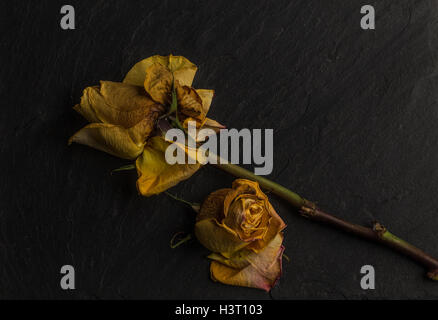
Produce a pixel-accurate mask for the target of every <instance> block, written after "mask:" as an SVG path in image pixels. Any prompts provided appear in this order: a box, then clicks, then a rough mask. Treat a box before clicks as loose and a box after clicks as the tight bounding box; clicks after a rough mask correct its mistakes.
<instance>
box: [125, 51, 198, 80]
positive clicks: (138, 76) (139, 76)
mask: <svg viewBox="0 0 438 320" xmlns="http://www.w3.org/2000/svg"><path fill="white" fill-rule="evenodd" d="M154 63H158V64H160V65H162V66H164V67H166V68H167V69H169V70H170V71H171V72H173V75H174V76H175V80H178V81H179V83H180V84H181V85H185V86H191V85H192V83H193V78H194V77H195V74H196V71H197V69H198V68H197V67H196V65H194V64H193V63H192V62H190V61H189V60H188V59H186V58H184V57H182V56H173V55H169V56H158V55H157V56H152V57H149V58H147V59H144V60H142V61H140V62H138V63H137V64H135V65H134V67H132V69H131V70H130V71H129V72H128V74H127V75H126V77H125V79H124V80H123V82H124V83H129V84H133V85H136V86H143V84H144V81H145V79H146V70H147V69H148V68H149V67H150V66H151V65H153V64H154Z"/></svg>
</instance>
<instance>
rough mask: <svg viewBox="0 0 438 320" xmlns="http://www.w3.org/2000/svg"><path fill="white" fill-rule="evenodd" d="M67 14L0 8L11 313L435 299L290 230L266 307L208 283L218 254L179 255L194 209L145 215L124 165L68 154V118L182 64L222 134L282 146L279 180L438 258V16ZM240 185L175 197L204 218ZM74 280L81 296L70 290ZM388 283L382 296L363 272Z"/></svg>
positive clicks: (335, 9)
mask: <svg viewBox="0 0 438 320" xmlns="http://www.w3.org/2000/svg"><path fill="white" fill-rule="evenodd" d="M69 3H70V4H71V5H73V6H74V7H75V9H76V25H77V29H76V30H74V31H63V30H61V28H60V27H59V20H60V17H61V15H60V13H59V10H60V8H61V6H62V5H63V4H64V3H63V2H62V1H39V2H38V3H35V2H33V1H20V2H12V1H3V2H2V4H0V12H1V16H2V17H1V19H0V25H1V29H2V30H3V34H2V40H1V42H0V46H1V49H2V50H1V55H2V62H3V63H2V68H1V71H0V74H1V81H2V85H1V88H0V95H1V101H2V116H1V126H0V139H1V141H0V142H1V143H0V150H1V154H2V157H1V168H2V174H1V184H0V188H1V190H0V195H1V201H0V203H1V205H0V261H1V267H0V297H1V298H56V299H65V298H73V299H76V298H82V299H85V298H89V299H105V298H111V299H129V298H154V299H167V298H172V299H177V298H194V299H244V298H249V299H253V298H257V299H270V298H274V299H306V298H312V299H320V298H321V299H324V298H329V299H344V298H345V299H373V298H412V299H415V298H437V297H438V284H437V283H433V282H431V281H428V280H426V279H425V277H424V272H423V271H424V270H423V269H422V268H421V267H419V266H417V265H416V264H415V263H413V262H411V261H409V260H407V259H406V258H404V257H401V256H399V255H398V254H396V253H393V252H390V251H388V250H386V249H384V248H381V247H378V246H376V245H374V244H370V243H367V242H364V241H362V240H359V239H355V238H353V237H350V236H348V235H345V234H342V233H339V232H337V231H334V230H332V229H329V228H327V227H324V226H320V225H317V224H314V223H312V222H310V221H307V220H305V219H302V218H300V217H298V216H297V215H296V212H295V211H294V210H292V209H291V208H290V207H289V206H287V205H286V204H284V203H283V202H280V201H277V200H275V199H273V203H274V204H275V207H276V208H277V211H278V212H279V213H280V214H281V215H282V217H284V219H285V220H286V221H287V223H288V228H287V229H286V238H285V246H286V254H287V255H288V256H289V257H290V258H291V262H284V275H283V277H282V279H281V282H280V283H279V285H278V286H277V287H276V288H275V289H274V290H273V291H272V294H271V296H272V297H271V296H270V295H269V294H268V293H265V292H263V291H258V290H254V289H247V288H236V287H228V286H224V285H221V284H217V283H214V282H212V281H211V280H210V279H209V263H208V261H207V259H206V258H205V256H206V255H207V254H208V252H207V250H205V249H203V248H202V247H201V246H200V245H199V244H198V243H196V242H191V243H189V244H187V245H184V246H182V247H180V248H178V249H175V250H171V249H170V248H169V240H170V238H171V237H172V235H173V234H174V233H176V232H178V231H190V230H191V229H192V228H193V222H194V215H193V213H192V212H190V210H189V209H187V208H185V207H183V206H181V205H180V204H178V203H175V202H173V201H170V200H169V199H168V198H167V197H165V196H161V195H160V196H157V197H153V198H148V199H146V198H141V197H140V196H138V195H137V191H136V189H135V179H136V177H135V173H123V174H119V175H117V176H111V175H110V174H109V173H110V171H111V170H112V169H114V168H117V167H119V166H121V165H124V164H126V161H123V160H120V159H116V158H114V157H111V156H109V155H106V154H104V153H101V152H98V151H95V150H92V149H90V148H86V147H83V146H79V145H74V146H72V147H67V139H68V138H69V136H70V135H72V134H73V133H74V132H75V131H76V130H78V129H79V128H81V127H82V126H83V125H84V124H85V121H84V120H83V119H82V118H81V117H80V116H78V115H76V114H75V112H74V111H73V110H72V109H71V107H72V106H73V105H74V104H75V103H77V102H78V101H79V98H80V96H81V92H82V90H83V89H84V88H85V87H86V86H89V85H94V84H96V83H98V81H99V80H112V81H121V80H122V79H123V76H124V75H125V73H126V72H127V71H128V70H129V69H130V67H131V66H132V65H133V64H134V63H136V62H137V61H139V60H141V59H143V58H146V57H148V56H150V55H154V54H162V55H167V54H169V53H173V54H175V55H184V56H186V57H188V58H189V59H190V60H191V61H193V62H194V63H196V64H197V65H199V71H198V74H197V77H196V79H195V83H194V85H195V87H197V88H213V89H215V90H216V97H215V99H214V101H213V106H212V117H213V118H215V119H217V120H218V121H220V122H222V123H226V124H227V126H228V127H230V128H274V145H275V146H274V151H275V156H274V172H273V174H272V177H273V178H275V180H276V181H278V182H279V183H281V184H283V185H285V186H288V187H290V188H291V189H293V190H295V191H297V192H299V193H300V194H302V195H304V196H306V197H307V198H309V199H311V200H314V201H317V202H318V203H319V205H320V206H321V207H323V208H325V209H326V210H327V211H329V212H332V213H334V214H336V215H338V216H340V217H342V218H345V219H348V220H350V221H353V222H356V223H361V224H369V223H370V222H371V220H372V219H378V220H379V221H381V222H382V223H384V224H385V225H387V226H388V227H389V228H390V229H391V230H392V231H393V232H394V233H396V234H398V235H400V236H402V237H404V238H406V240H408V241H411V242H412V243H414V244H416V245H418V246H419V247H421V248H423V249H425V250H426V251H428V252H430V253H431V254H433V255H435V256H436V255H438V251H437V246H436V243H437V241H438V238H437V237H438V235H437V233H436V230H437V229H438V216H437V207H438V198H437V197H436V190H437V189H438V171H437V163H438V149H437V143H436V142H437V141H438V127H437V125H436V124H437V120H438V106H437V103H436V101H437V92H438V90H437V89H438V79H437V77H436V68H437V60H436V58H437V57H436V52H437V50H436V49H437V48H436V45H437V39H436V36H437V34H438V26H437V17H438V12H437V4H436V1H426V0H424V1H408V0H400V1H391V0H381V1H369V4H372V5H374V6H375V8H376V15H377V21H376V30H374V31H364V30H362V29H361V28H360V24H359V22H360V19H361V14H360V7H361V6H362V5H363V1H356V0H353V1H322V0H321V1H308V0H295V1H283V0H276V1H238V2H237V1H236V2H230V1H214V2H213V1H193V0H190V1H143V0H142V1H129V2H125V1H93V2H92V3H87V4H86V3H85V2H83V1H70V2H69ZM232 180H233V178H232V177H230V176H228V175H226V174H225V173H222V172H219V171H218V170H216V169H215V168H211V167H205V168H203V169H202V170H201V171H199V172H198V173H197V174H196V175H195V176H194V177H193V178H192V179H191V180H189V181H186V182H184V183H182V184H180V185H178V186H177V187H175V188H174V189H172V192H173V193H175V194H178V195H181V196H183V197H184V198H186V199H188V200H193V201H200V200H201V199H202V198H203V197H205V196H206V195H207V194H208V193H209V192H211V191H213V190H215V189H217V188H221V187H226V186H229V185H230V184H231V182H232ZM65 264H71V265H73V266H74V267H75V269H76V281H77V283H76V287H77V289H76V290H75V291H69V292H65V291H63V290H61V288H60V286H59V281H60V278H61V276H60V274H59V271H60V268H61V266H62V265H65ZM365 264H371V265H373V266H374V267H375V269H376V290H374V291H363V290H361V288H360V285H359V283H360V278H361V274H360V268H361V266H363V265H365Z"/></svg>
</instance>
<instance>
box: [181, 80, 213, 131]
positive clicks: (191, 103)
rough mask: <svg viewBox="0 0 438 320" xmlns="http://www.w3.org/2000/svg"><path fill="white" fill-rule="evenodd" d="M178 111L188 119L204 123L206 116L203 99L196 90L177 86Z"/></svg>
mask: <svg viewBox="0 0 438 320" xmlns="http://www.w3.org/2000/svg"><path fill="white" fill-rule="evenodd" d="M176 96H177V99H178V111H179V112H180V113H182V114H183V115H185V116H186V117H191V118H195V119H196V120H198V121H200V122H203V121H204V119H205V116H206V113H205V112H204V109H203V107H202V99H201V97H200V96H199V94H198V93H197V92H196V90H195V89H193V88H191V87H187V86H180V85H177V86H176Z"/></svg>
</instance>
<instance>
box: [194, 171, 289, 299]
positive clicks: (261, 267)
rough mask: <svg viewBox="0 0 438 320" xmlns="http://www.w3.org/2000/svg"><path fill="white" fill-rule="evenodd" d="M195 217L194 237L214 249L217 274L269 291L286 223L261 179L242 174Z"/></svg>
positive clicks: (224, 279) (223, 279) (222, 279)
mask: <svg viewBox="0 0 438 320" xmlns="http://www.w3.org/2000/svg"><path fill="white" fill-rule="evenodd" d="M196 220H197V222H196V225H195V234H196V237H197V238H198V240H199V241H200V242H201V244H202V245H204V246H205V247H206V248H207V249H209V250H211V251H212V252H213V253H212V254H210V255H209V258H210V259H211V260H213V261H212V263H211V266H210V271H211V277H212V279H213V280H215V281H219V282H222V283H225V284H230V285H237V286H245V287H253V288H260V289H264V290H266V291H269V290H270V289H271V288H272V287H273V286H274V285H275V283H276V281H277V280H278V279H279V278H280V275H281V261H282V255H283V250H284V247H283V246H282V243H283V233H282V230H283V229H284V228H285V227H286V225H285V223H284V222H283V220H282V219H281V218H280V216H279V215H278V214H277V213H276V212H275V210H274V208H273V207H272V205H271V204H270V203H269V200H268V197H267V196H266V195H265V194H264V193H263V192H262V191H261V190H260V187H259V185H258V183H257V182H253V181H250V180H245V179H238V180H235V181H234V183H233V186H232V189H220V190H218V191H216V192H213V193H212V194H210V195H209V196H208V197H207V199H206V200H205V201H204V203H203V204H202V206H201V210H200V212H199V214H198V216H197V219H196Z"/></svg>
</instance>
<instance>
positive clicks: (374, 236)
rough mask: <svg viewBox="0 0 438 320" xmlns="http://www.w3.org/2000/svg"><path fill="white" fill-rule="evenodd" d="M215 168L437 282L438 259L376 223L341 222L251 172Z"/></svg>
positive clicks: (222, 166)
mask: <svg viewBox="0 0 438 320" xmlns="http://www.w3.org/2000/svg"><path fill="white" fill-rule="evenodd" d="M215 166H216V167H217V168H219V169H221V170H223V171H225V172H228V173H230V174H232V175H234V176H236V177H239V178H244V179H249V180H254V181H257V182H258V183H259V184H260V186H261V187H262V189H264V190H267V191H269V192H272V193H274V194H276V195H277V196H279V197H280V198H282V199H284V200H286V201H287V202H289V203H290V204H292V205H293V206H294V207H296V208H298V209H299V210H300V213H301V215H302V216H304V217H306V218H309V219H311V220H314V221H318V222H322V223H325V224H328V225H331V226H334V227H336V228H338V229H340V230H342V231H344V232H349V233H352V234H355V235H357V236H359V237H362V238H365V239H368V240H372V241H375V242H379V243H382V244H384V245H386V246H388V247H390V248H392V249H394V250H396V251H398V252H400V253H402V254H404V255H406V256H408V257H410V258H412V259H413V260H415V261H417V262H418V263H420V264H422V265H423V266H425V267H426V268H427V269H428V270H429V272H428V273H427V275H428V277H429V278H430V279H433V280H438V260H436V259H434V258H433V257H431V256H430V255H428V254H427V253H425V252H424V251H422V250H420V249H419V248H417V247H415V246H413V245H411V244H410V243H408V242H406V241H404V240H402V239H400V238H398V237H397V236H395V235H393V234H392V233H390V232H389V231H388V230H387V229H386V228H385V227H384V226H382V225H381V224H380V223H378V222H375V223H374V225H373V227H372V228H367V227H363V226H360V225H357V224H354V223H350V222H347V221H344V220H342V219H339V218H337V217H335V216H332V215H330V214H328V213H325V212H323V211H321V210H320V209H319V208H317V207H316V205H315V204H314V203H312V202H311V201H308V200H306V199H304V198H303V197H301V196H300V195H298V194H296V193H295V192H292V191H291V190H289V189H287V188H285V187H283V186H281V185H279V184H277V183H275V182H273V181H271V180H269V179H266V178H263V177H261V176H257V175H255V174H254V173H252V172H251V171H248V170H246V169H244V168H241V167H239V166H237V165H234V164H224V163H221V164H216V165H215Z"/></svg>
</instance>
